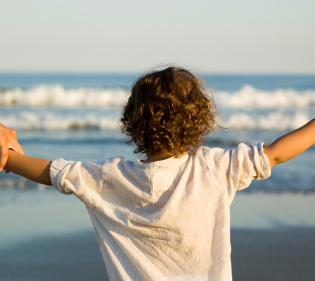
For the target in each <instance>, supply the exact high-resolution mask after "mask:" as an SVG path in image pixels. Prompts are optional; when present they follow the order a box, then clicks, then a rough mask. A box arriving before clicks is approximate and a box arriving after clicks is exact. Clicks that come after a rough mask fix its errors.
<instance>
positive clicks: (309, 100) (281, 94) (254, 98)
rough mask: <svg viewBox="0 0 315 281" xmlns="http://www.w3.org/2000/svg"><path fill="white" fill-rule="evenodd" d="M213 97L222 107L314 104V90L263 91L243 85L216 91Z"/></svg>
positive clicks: (299, 106) (278, 106) (291, 106)
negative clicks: (231, 91) (228, 89)
mask: <svg viewBox="0 0 315 281" xmlns="http://www.w3.org/2000/svg"><path fill="white" fill-rule="evenodd" d="M215 99H216V100H217V103H218V105H219V106H220V107H222V108H224V107H230V108H305V107H314V106H315V91H313V90H308V91H302V92H299V91H296V90H293V89H278V90H275V91H263V90H258V89H255V88H254V87H252V86H251V85H245V86H244V87H242V88H241V89H240V90H239V91H237V92H233V93H230V92H218V93H216V95H215Z"/></svg>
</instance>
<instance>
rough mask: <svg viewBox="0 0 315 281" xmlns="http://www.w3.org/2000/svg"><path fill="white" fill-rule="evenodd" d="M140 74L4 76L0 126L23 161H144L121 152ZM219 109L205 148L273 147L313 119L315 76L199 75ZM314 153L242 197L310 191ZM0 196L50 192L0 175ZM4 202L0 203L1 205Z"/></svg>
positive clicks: (127, 147)
mask: <svg viewBox="0 0 315 281" xmlns="http://www.w3.org/2000/svg"><path fill="white" fill-rule="evenodd" d="M138 76H139V74H124V73H121V74H117V73H116V74H115V73H112V74H111V73H96V74H93V73H89V74H75V73H74V74H69V73H67V74H52V73H27V74H26V73H24V74H23V73H1V74H0V122H1V123H2V124H4V125H6V126H7V127H10V128H13V129H15V130H16V131H17V134H18V140H19V142H20V143H21V145H22V146H23V147H24V150H25V154H27V155H30V156H35V157H42V158H47V159H51V160H54V159H58V158H65V159H67V160H76V161H82V162H86V161H92V162H95V161H98V160H101V159H103V158H107V157H114V156H124V157H126V158H127V159H130V160H135V159H136V158H141V155H135V154H134V153H133V149H134V147H133V146H130V145H126V144H125V141H126V137H125V136H124V135H122V134H121V133H120V130H119V122H118V119H119V116H120V113H121V110H122V107H123V105H124V104H125V103H126V101H127V99H128V96H129V94H130V88H131V85H132V83H133V82H134V81H135V80H136V79H137V78H138ZM200 76H201V77H202V79H204V81H205V85H206V87H207V89H209V90H211V91H212V93H213V96H214V100H215V102H216V104H217V107H218V116H219V119H218V120H219V124H220V125H221V127H223V128H221V129H219V130H218V131H217V132H215V133H211V134H209V135H208V136H207V137H206V138H205V140H204V145H207V146H210V147H215V146H219V147H222V148H224V149H231V148H233V147H236V146H237V145H238V144H239V143H241V142H244V143H247V144H253V143H255V142H261V141H263V142H265V143H266V144H268V143H270V142H272V141H273V140H275V139H276V138H278V137H279V136H281V135H283V134H286V133H287V132H289V131H291V130H294V129H296V128H298V127H299V126H302V125H303V124H305V123H306V122H307V121H309V120H310V119H312V118H313V116H314V115H315V114H314V113H315V76H311V75H310V76H306V75H219V74H200ZM314 159H315V149H314V147H312V148H310V149H309V150H308V151H306V152H304V153H303V154H302V155H300V156H298V157H296V158H295V159H293V160H291V161H289V162H287V163H285V164H282V165H278V166H276V167H275V168H274V169H273V171H272V176H271V177H270V178H269V179H268V180H264V181H253V183H252V185H251V186H250V187H249V188H248V189H246V190H245V191H244V192H275V193H281V192H302V193H310V192H314V191H315V184H314V182H315V169H314V168H313V163H314ZM0 189H14V190H16V192H25V191H27V190H38V191H42V192H45V191H46V190H48V189H50V188H49V187H46V186H43V185H39V184H35V183H32V182H30V181H28V180H25V179H22V178H20V177H18V176H16V175H13V174H9V175H6V174H5V173H4V172H2V173H0ZM1 201H2V203H4V202H3V200H0V204H1Z"/></svg>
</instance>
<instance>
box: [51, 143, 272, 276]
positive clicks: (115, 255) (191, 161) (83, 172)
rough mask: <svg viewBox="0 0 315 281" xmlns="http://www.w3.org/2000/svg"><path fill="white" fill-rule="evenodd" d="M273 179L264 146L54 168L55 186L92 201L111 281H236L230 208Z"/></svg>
mask: <svg viewBox="0 0 315 281" xmlns="http://www.w3.org/2000/svg"><path fill="white" fill-rule="evenodd" d="M65 174H66V176H65V177H64V175H65ZM258 175H259V176H258ZM269 175H270V165H269V162H268V159H267V157H266V156H265V155H263V154H262V147H261V144H258V145H257V146H246V145H240V146H239V147H238V149H236V150H233V151H228V152H224V151H223V150H222V149H219V148H212V149H210V148H207V147H199V148H198V149H197V150H196V151H195V152H193V153H190V154H185V155H184V156H182V157H181V158H175V157H172V158H168V159H166V160H162V161H156V162H152V163H141V162H140V161H138V162H131V161H128V160H126V159H125V158H121V157H117V158H112V159H107V160H105V161H104V162H102V163H98V164H92V163H86V164H83V165H81V163H73V162H68V161H64V160H62V159H60V160H57V161H54V162H53V163H52V165H51V179H52V182H53V185H54V186H56V187H57V188H58V190H59V191H61V192H62V193H74V194H76V196H77V197H78V198H79V199H81V200H82V201H83V202H84V203H85V204H86V206H87V209H88V211H89V214H90V216H91V219H92V222H93V225H94V228H95V231H96V234H97V239H98V243H99V245H100V249H101V252H102V255H103V258H104V261H105V264H106V267H107V271H108V275H109V276H110V278H111V280H232V273H231V260H230V254H231V246H230V203H231V202H232V200H233V198H234V195H235V192H236V190H237V189H243V188H245V187H247V186H248V185H249V183H250V182H251V180H252V179H253V178H254V177H256V178H257V177H259V179H261V178H265V177H267V176H269Z"/></svg>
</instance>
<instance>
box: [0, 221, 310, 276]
mask: <svg viewBox="0 0 315 281" xmlns="http://www.w3.org/2000/svg"><path fill="white" fill-rule="evenodd" d="M231 243H232V269H233V280H234V281H253V280H255V281H265V280H269V281H280V280H281V281H289V280H300V281H312V280H314V276H315V267H314V262H315V228H288V227H286V228H282V229H268V230H253V229H232V230H231ZM0 271H1V275H0V281H13V280H14V281H37V280H38V281H41V280H46V281H53V280H67V281H85V280H89V281H98V280H109V279H108V277H107V273H106V269H105V265H104V263H103V260H102V257H101V253H100V251H99V248H98V245H97V241H96V238H95V234H94V232H93V230H90V231H84V232H78V233H73V234H66V235H58V236H50V237H44V238H40V239H36V240H32V241H28V242H23V243H19V244H17V245H15V246H11V247H9V248H7V249H5V250H1V255H0Z"/></svg>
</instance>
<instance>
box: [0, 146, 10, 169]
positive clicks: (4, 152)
mask: <svg viewBox="0 0 315 281" xmlns="http://www.w3.org/2000/svg"><path fill="white" fill-rule="evenodd" d="M0 148H1V156H0V172H1V171H2V170H3V167H4V165H5V164H6V163H7V160H8V156H9V153H8V145H7V143H0Z"/></svg>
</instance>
